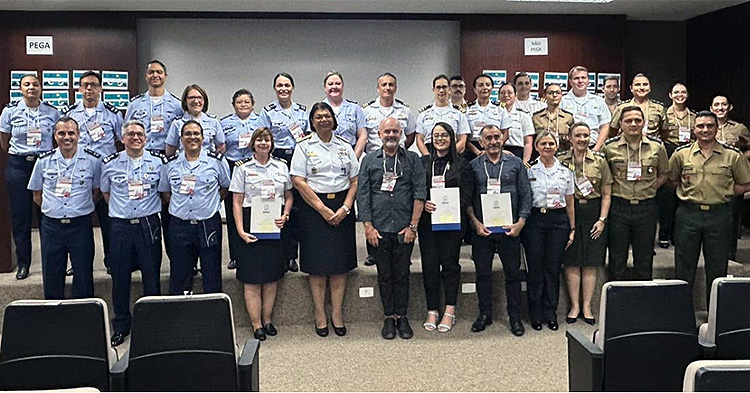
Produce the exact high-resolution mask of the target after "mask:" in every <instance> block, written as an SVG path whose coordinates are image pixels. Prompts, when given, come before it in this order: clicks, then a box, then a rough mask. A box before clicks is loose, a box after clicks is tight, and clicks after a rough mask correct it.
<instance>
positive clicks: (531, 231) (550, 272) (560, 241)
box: [521, 208, 570, 322]
mask: <svg viewBox="0 0 750 393" xmlns="http://www.w3.org/2000/svg"><path fill="white" fill-rule="evenodd" d="M569 235H570V221H569V220H568V213H567V212H566V211H565V209H551V210H546V213H542V212H541V210H540V209H538V208H532V209H531V216H530V217H529V218H528V220H527V221H526V226H525V227H524V228H523V232H522V233H521V236H522V238H523V248H524V250H526V263H527V265H528V276H527V279H526V285H527V286H526V289H527V292H528V297H529V319H531V321H532V322H541V321H543V320H544V321H557V303H558V301H559V300H560V269H561V267H562V263H563V257H564V256H565V246H566V244H567V242H568V236H569Z"/></svg>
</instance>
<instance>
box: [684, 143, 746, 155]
mask: <svg viewBox="0 0 750 393" xmlns="http://www.w3.org/2000/svg"><path fill="white" fill-rule="evenodd" d="M721 145H722V146H724V148H725V149H729V150H733V151H736V152H737V153H740V154H742V150H740V149H738V148H736V147H734V146H730V145H727V144H726V143H722V144H721ZM684 146H690V144H687V145H684ZM680 147H682V146H680ZM676 150H677V149H675V151H676Z"/></svg>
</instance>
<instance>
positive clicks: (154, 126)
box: [149, 116, 164, 133]
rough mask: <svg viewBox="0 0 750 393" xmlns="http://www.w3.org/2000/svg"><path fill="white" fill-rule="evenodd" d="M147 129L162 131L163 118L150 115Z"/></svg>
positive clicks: (156, 131)
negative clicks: (149, 123)
mask: <svg viewBox="0 0 750 393" xmlns="http://www.w3.org/2000/svg"><path fill="white" fill-rule="evenodd" d="M149 131H150V132H155V133H159V132H162V131H164V118H163V117H161V116H151V125H150V127H149Z"/></svg>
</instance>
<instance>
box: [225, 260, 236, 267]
mask: <svg viewBox="0 0 750 393" xmlns="http://www.w3.org/2000/svg"><path fill="white" fill-rule="evenodd" d="M227 269H229V270H234V269H237V261H235V260H234V259H232V260H231V261H229V264H228V265H227Z"/></svg>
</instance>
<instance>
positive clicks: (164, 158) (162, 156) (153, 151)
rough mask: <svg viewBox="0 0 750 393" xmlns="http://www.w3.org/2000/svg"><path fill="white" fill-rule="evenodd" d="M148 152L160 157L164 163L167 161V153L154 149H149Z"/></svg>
mask: <svg viewBox="0 0 750 393" xmlns="http://www.w3.org/2000/svg"><path fill="white" fill-rule="evenodd" d="M148 152H149V153H151V155H152V156H154V157H156V158H158V159H160V160H161V163H162V164H166V163H167V155H166V154H164V153H162V152H160V151H156V150H149V151H148Z"/></svg>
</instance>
